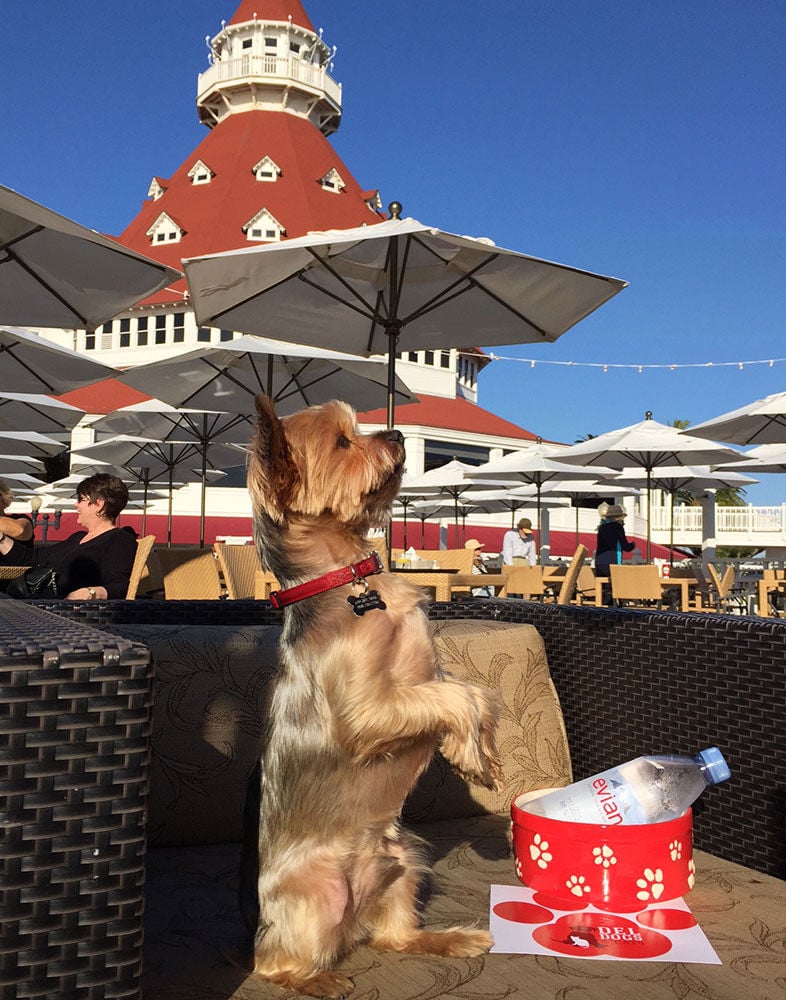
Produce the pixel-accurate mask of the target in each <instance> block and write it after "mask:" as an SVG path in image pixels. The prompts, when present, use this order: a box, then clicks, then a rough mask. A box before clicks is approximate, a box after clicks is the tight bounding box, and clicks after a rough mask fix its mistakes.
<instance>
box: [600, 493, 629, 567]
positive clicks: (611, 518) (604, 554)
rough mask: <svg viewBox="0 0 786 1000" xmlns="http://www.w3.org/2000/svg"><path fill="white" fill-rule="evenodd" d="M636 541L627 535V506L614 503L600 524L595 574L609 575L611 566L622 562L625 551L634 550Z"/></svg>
mask: <svg viewBox="0 0 786 1000" xmlns="http://www.w3.org/2000/svg"><path fill="white" fill-rule="evenodd" d="M635 548H636V543H635V542H629V541H628V539H627V538H626V537H625V508H624V507H621V506H620V505H619V504H612V505H611V506H610V507H609V508H608V509H607V510H606V516H605V517H604V519H603V520H602V521H601V522H600V525H599V526H598V542H597V547H596V549H595V574H596V576H608V575H609V566H611V565H615V566H616V565H618V564H619V563H621V562H622V553H623V552H632V551H633V550H634V549H635Z"/></svg>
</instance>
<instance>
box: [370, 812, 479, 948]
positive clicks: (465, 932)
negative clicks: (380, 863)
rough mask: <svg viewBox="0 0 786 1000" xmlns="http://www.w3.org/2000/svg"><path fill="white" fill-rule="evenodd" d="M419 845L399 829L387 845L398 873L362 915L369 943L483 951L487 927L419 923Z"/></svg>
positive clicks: (384, 946) (420, 860)
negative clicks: (429, 926)
mask: <svg viewBox="0 0 786 1000" xmlns="http://www.w3.org/2000/svg"><path fill="white" fill-rule="evenodd" d="M419 845H420V841H419V840H418V839H417V838H415V837H410V836H408V835H407V834H406V833H404V832H403V831H402V833H401V837H400V838H399V840H398V841H396V842H394V843H393V844H392V845H391V847H390V851H391V853H392V854H394V855H395V857H396V858H397V860H398V862H399V865H400V867H401V871H402V874H401V875H400V877H399V878H398V879H396V880H395V881H394V882H393V883H392V884H391V885H389V886H388V887H387V889H386V891H385V892H384V893H382V894H381V895H380V896H379V898H378V899H377V900H376V902H375V904H374V905H373V907H371V908H370V909H369V911H367V912H366V913H364V915H363V917H364V922H365V923H366V925H367V926H368V927H370V929H371V937H370V939H369V942H368V943H369V946H370V947H372V948H376V949H377V950H379V951H397V952H402V953H405V954H410V955H440V956H444V957H448V958H471V957H473V956H475V955H482V954H483V953H484V952H487V951H488V950H489V948H490V947H491V945H492V944H493V940H492V938H491V935H490V934H489V933H488V932H487V931H481V930H478V929H476V928H472V927H449V928H447V929H445V930H440V931H427V930H424V929H423V928H422V927H421V926H420V916H419V914H418V907H417V893H418V884H419V882H420V877H421V875H422V873H423V871H424V870H425V868H426V866H425V864H424V860H423V857H422V855H421V850H420V849H419Z"/></svg>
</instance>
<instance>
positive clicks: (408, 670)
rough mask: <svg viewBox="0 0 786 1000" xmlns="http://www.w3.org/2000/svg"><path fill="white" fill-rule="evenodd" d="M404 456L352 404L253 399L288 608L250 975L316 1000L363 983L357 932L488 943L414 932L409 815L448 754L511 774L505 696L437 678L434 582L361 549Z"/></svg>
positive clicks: (256, 466) (394, 488) (454, 946)
mask: <svg viewBox="0 0 786 1000" xmlns="http://www.w3.org/2000/svg"><path fill="white" fill-rule="evenodd" d="M403 463H404V447H403V438H402V436H401V434H400V433H399V432H398V431H395V430H389V431H380V432H379V433H376V434H367V435H364V434H360V433H359V432H358V429H357V425H356V422H355V414H354V411H353V410H352V408H351V407H350V406H348V405H347V404H346V403H340V402H332V403H327V404H325V405H323V406H313V407H311V408H309V409H307V410H303V411H301V412H300V413H297V414H294V415H293V416H290V417H286V418H283V419H279V418H278V417H277V416H276V415H275V413H274V410H273V406H272V404H271V402H270V400H268V399H267V398H266V397H264V396H259V397H258V398H257V429H256V433H255V437H254V440H253V442H252V450H251V458H250V464H249V474H248V484H249V492H250V494H251V499H252V504H253V509H254V533H255V538H256V544H257V547H258V549H259V552H260V555H261V558H262V560H263V564H264V565H266V566H267V568H268V569H270V570H271V571H272V572H273V573H274V574H275V576H276V577H277V579H278V580H279V581H280V583H281V584H282V586H283V587H284V588H285V589H283V590H281V591H278V592H277V593H276V594H274V595H273V596H272V597H271V599H272V600H273V602H274V604H277V605H278V606H285V607H286V611H285V616H284V626H283V631H282V639H281V651H280V653H281V672H280V675H279V679H278V682H277V685H276V688H275V692H274V695H273V701H272V705H271V709H270V722H269V729H268V733H267V744H266V748H265V750H264V752H263V757H262V767H261V806H260V809H259V822H258V831H259V833H258V845H257V846H258V879H257V886H256V887H257V891H258V907H259V909H258V920H257V924H256V933H255V937H254V971H255V972H256V973H257V974H258V975H260V976H262V977H264V978H265V979H268V980H271V981H273V982H275V983H278V984H279V985H281V986H283V987H287V988H290V989H295V990H298V991H299V992H301V993H305V994H308V995H310V996H318V997H338V996H342V995H343V994H345V993H347V992H348V991H349V990H350V989H351V988H352V980H351V979H348V978H346V977H345V976H342V975H339V974H337V973H335V972H333V971H332V969H333V967H334V965H335V964H336V962H337V961H338V960H339V959H340V958H341V957H342V956H343V955H345V954H347V953H348V952H349V951H350V950H351V949H352V948H353V947H354V946H355V945H357V944H359V943H361V942H366V943H368V944H369V945H370V946H371V947H373V948H380V949H389V950H393V951H398V952H409V953H413V954H431V955H443V956H470V955H479V954H481V953H482V952H483V951H485V950H487V949H488V948H489V946H490V944H491V938H490V936H489V935H488V934H487V933H486V932H485V931H480V930H475V929H471V928H462V927H454V928H450V929H448V930H442V931H426V930H423V929H422V928H421V927H420V922H419V919H418V915H417V909H416V893H417V887H418V881H419V875H420V874H421V873H422V872H423V871H424V869H425V865H424V859H423V857H422V852H421V848H420V842H419V841H418V839H417V838H416V837H413V836H412V835H411V834H409V833H407V832H405V831H404V830H403V829H402V828H401V825H400V822H399V814H400V812H401V808H402V805H403V803H404V799H405V798H406V796H407V794H408V793H409V792H410V790H411V789H412V787H413V786H414V784H415V782H416V780H417V778H418V776H419V775H420V773H421V772H422V771H423V770H424V768H425V767H426V766H427V765H428V763H429V761H430V760H431V758H432V755H433V754H434V751H435V750H436V749H437V748H439V749H440V750H441V751H442V753H443V754H444V755H445V757H446V758H447V759H448V761H450V763H451V764H452V765H453V767H454V768H455V769H456V771H458V773H460V774H461V775H463V776H464V777H465V778H467V779H469V780H470V781H474V782H477V783H479V784H482V785H485V786H486V787H488V788H493V787H496V785H497V783H498V781H499V779H500V777H501V772H500V764H499V757H498V754H497V749H496V745H495V741H494V733H495V728H496V722H497V715H498V704H497V699H496V697H495V695H494V694H493V693H492V692H491V691H488V690H486V689H485V688H480V687H473V686H470V685H468V684H464V683H462V682H460V681H458V680H455V679H453V678H451V677H449V676H445V675H443V674H442V672H441V671H440V668H439V665H438V664H437V661H436V656H435V651H434V648H433V645H432V642H431V638H430V634H429V628H428V623H427V619H426V611H425V601H424V599H423V597H422V596H421V595H422V591H420V590H419V589H418V588H417V587H415V586H413V585H412V584H411V583H409V582H407V580H406V578H405V577H404V576H403V575H396V574H390V573H381V574H380V573H379V569H380V568H381V564H380V563H379V560H378V557H377V556H376V554H375V553H374V554H370V553H369V550H368V547H367V545H366V541H365V539H366V538H367V536H368V534H369V532H370V530H371V529H372V528H374V527H375V526H377V525H379V524H381V523H384V522H385V521H386V520H387V519H388V518H389V517H390V508H391V504H392V502H393V500H394V498H395V496H396V494H397V492H398V488H399V485H400V482H401V475H402V472H403ZM366 575H371V579H370V580H366ZM369 586H371V587H372V588H373V589H369Z"/></svg>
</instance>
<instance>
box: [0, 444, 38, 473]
mask: <svg viewBox="0 0 786 1000" xmlns="http://www.w3.org/2000/svg"><path fill="white" fill-rule="evenodd" d="M43 471H44V462H43V459H40V458H35V457H34V456H33V455H6V454H2V440H0V476H9V475H13V474H14V473H19V474H20V475H21V474H22V473H25V472H27V473H36V472H43Z"/></svg>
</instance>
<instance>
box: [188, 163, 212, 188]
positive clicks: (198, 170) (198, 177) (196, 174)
mask: <svg viewBox="0 0 786 1000" xmlns="http://www.w3.org/2000/svg"><path fill="white" fill-rule="evenodd" d="M188 176H189V177H190V178H191V183H192V184H209V183H210V182H211V181H212V180H213V178H214V177H215V174H214V173H213V171H212V170H211V169H210V167H208V166H207V164H205V163H203V161H202V160H197V161H196V163H195V164H194V166H193V167H192V168H191V169H190V170H189V171H188Z"/></svg>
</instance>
